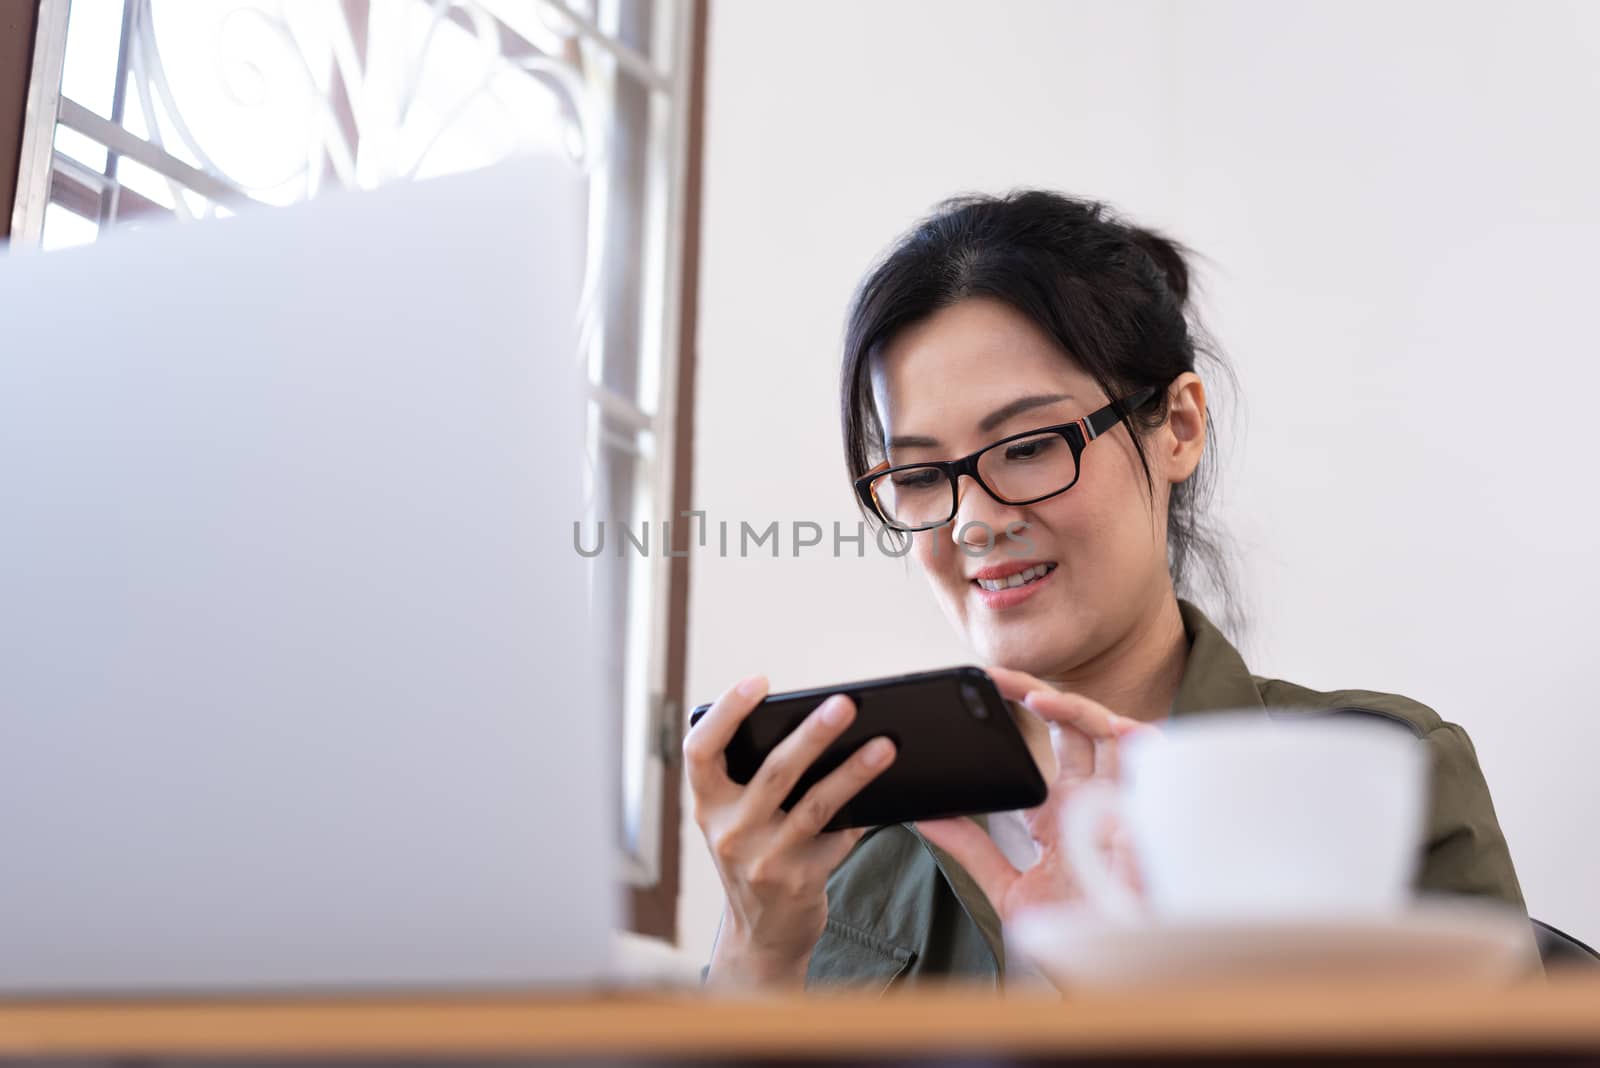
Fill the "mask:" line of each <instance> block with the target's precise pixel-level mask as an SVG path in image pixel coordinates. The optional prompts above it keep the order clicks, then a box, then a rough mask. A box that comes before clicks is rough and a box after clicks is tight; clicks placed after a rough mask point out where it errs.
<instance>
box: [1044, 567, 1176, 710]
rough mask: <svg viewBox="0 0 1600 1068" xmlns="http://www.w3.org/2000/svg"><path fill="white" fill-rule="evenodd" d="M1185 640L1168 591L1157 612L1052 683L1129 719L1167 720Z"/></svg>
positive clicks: (1174, 600) (1149, 613)
mask: <svg viewBox="0 0 1600 1068" xmlns="http://www.w3.org/2000/svg"><path fill="white" fill-rule="evenodd" d="M1188 659H1189V639H1188V636H1187V635H1186V634H1185V633H1184V630H1183V615H1182V613H1180V612H1179V610H1178V598H1177V596H1176V595H1174V594H1173V593H1172V592H1171V591H1170V589H1169V590H1168V592H1167V593H1166V596H1165V597H1163V598H1162V600H1161V602H1160V608H1159V609H1158V610H1157V611H1155V612H1147V613H1143V614H1142V615H1141V616H1140V618H1139V620H1138V622H1137V623H1135V624H1134V626H1133V627H1132V628H1131V629H1130V630H1129V631H1127V633H1125V634H1124V635H1123V636H1122V637H1121V638H1120V639H1119V640H1118V641H1116V642H1114V643H1113V644H1112V645H1111V646H1110V647H1108V648H1107V649H1106V650H1104V651H1103V652H1101V653H1100V654H1099V655H1097V656H1096V657H1094V659H1092V660H1089V661H1086V662H1085V663H1083V664H1080V665H1078V666H1077V667H1075V668H1073V669H1072V670H1071V671H1068V672H1065V673H1064V674H1062V675H1061V676H1060V677H1059V678H1057V677H1052V678H1051V679H1050V681H1051V682H1054V683H1056V684H1057V685H1059V686H1060V687H1062V688H1063V689H1066V690H1070V691H1072V692H1073V693H1081V694H1083V695H1084V696H1085V697H1088V698H1090V699H1092V700H1095V701H1098V702H1100V703H1101V704H1102V705H1105V706H1106V707H1107V708H1109V709H1110V710H1111V711H1113V712H1116V713H1117V714H1119V715H1123V716H1128V717H1129V718H1131V719H1138V720H1143V721H1145V722H1150V721H1153V720H1158V719H1165V718H1166V717H1167V715H1168V713H1169V712H1170V711H1171V708H1172V699H1173V698H1174V697H1175V696H1176V695H1177V693H1178V684H1179V683H1180V682H1181V681H1182V680H1183V669H1184V665H1185V664H1186V663H1187V662H1188Z"/></svg>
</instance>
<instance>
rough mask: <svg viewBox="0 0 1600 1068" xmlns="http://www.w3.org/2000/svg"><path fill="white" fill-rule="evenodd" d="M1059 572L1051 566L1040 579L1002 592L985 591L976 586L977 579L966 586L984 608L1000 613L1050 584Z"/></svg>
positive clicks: (1056, 567)
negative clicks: (969, 587)
mask: <svg viewBox="0 0 1600 1068" xmlns="http://www.w3.org/2000/svg"><path fill="white" fill-rule="evenodd" d="M1059 570H1061V569H1060V567H1058V566H1055V565H1053V564H1052V565H1051V567H1050V570H1049V571H1048V572H1046V573H1045V574H1044V575H1043V576H1042V577H1040V578H1036V579H1034V580H1033V581H1032V582H1024V583H1023V584H1022V585H1021V586H1007V587H1006V588H1005V589H1003V590H986V589H984V588H983V587H982V586H980V585H978V580H977V579H970V580H968V583H967V584H968V585H969V586H971V587H972V591H973V592H974V593H975V594H977V596H978V600H979V602H980V603H981V604H982V605H983V606H984V607H985V608H988V609H991V610H993V611H1000V610H1002V609H1006V608H1013V607H1015V606H1016V605H1019V604H1021V603H1022V602H1023V601H1026V600H1027V599H1028V598H1029V597H1032V596H1033V595H1034V594H1036V593H1038V592H1039V589H1040V587H1042V586H1045V585H1046V584H1048V583H1049V582H1051V581H1052V580H1053V579H1054V578H1055V577H1056V572H1057V571H1059ZM985 577H987V576H985Z"/></svg>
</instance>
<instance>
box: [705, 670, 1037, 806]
mask: <svg viewBox="0 0 1600 1068" xmlns="http://www.w3.org/2000/svg"><path fill="white" fill-rule="evenodd" d="M836 693H842V694H845V695H847V696H849V697H850V698H851V700H853V701H855V703H856V718H855V720H854V721H853V722H852V723H851V724H850V726H849V727H848V728H846V729H845V732H844V733H843V734H841V735H840V736H839V737H838V738H836V739H834V742H833V744H832V745H830V746H829V747H828V748H827V749H826V750H825V751H824V752H823V753H822V755H821V756H819V757H818V758H817V759H816V761H815V762H814V763H813V764H812V765H811V767H810V768H809V769H807V770H806V772H805V774H803V775H802V776H801V777H800V781H799V782H798V783H796V784H795V787H794V789H793V790H792V791H790V793H789V796H788V797H787V798H785V799H784V801H783V809H784V811H788V810H789V809H790V808H791V807H793V806H794V805H795V804H796V803H797V802H799V800H800V798H802V797H804V796H805V793H806V791H807V790H809V789H811V787H812V786H813V785H815V784H816V783H817V781H818V780H820V779H822V778H823V777H825V776H826V775H827V774H828V773H829V772H831V771H833V770H834V769H835V768H837V767H838V766H839V765H840V764H842V763H843V762H844V761H845V760H846V759H847V758H848V757H849V756H850V754H852V753H854V752H855V751H856V750H857V749H859V748H861V746H863V745H865V744H866V743H867V742H869V741H871V740H872V739H873V738H877V737H879V736H883V737H887V738H888V739H890V740H891V741H892V742H894V745H895V759H894V763H893V764H891V765H889V768H888V770H886V771H884V772H882V773H881V774H880V775H879V776H878V777H877V778H876V779H874V780H873V781H872V782H870V783H868V784H867V785H866V786H865V787H864V788H863V789H862V790H861V792H860V793H858V794H857V795H856V796H855V797H854V798H853V799H851V800H850V801H849V802H848V803H847V804H846V805H845V806H844V808H842V809H840V810H839V812H838V814H837V815H836V816H834V818H833V820H832V821H831V822H830V823H829V824H828V827H827V829H828V830H830V831H834V830H840V829H842V828H845V827H876V826H879V825H882V824H889V823H907V822H910V821H912V820H926V819H939V818H941V817H944V816H965V815H970V814H972V813H978V812H1003V811H1005V810H1008V809H1014V808H1032V807H1033V806H1035V805H1039V804H1042V803H1043V802H1044V799H1045V794H1046V792H1047V789H1048V787H1047V786H1046V784H1045V781H1044V777H1043V776H1042V775H1041V774H1040V773H1039V765H1038V764H1037V763H1036V762H1035V760H1034V758H1033V756H1032V754H1031V753H1029V751H1028V745H1027V742H1026V741H1024V740H1023V737H1022V732H1021V730H1019V729H1018V726H1017V722H1016V720H1015V719H1013V718H1012V714H1011V710H1010V708H1009V707H1008V706H1007V704H1006V701H1005V699H1004V698H1003V697H1001V696H1000V691H999V690H998V689H996V688H995V684H994V680H993V679H991V678H990V677H989V676H988V674H987V673H986V672H984V671H983V670H982V669H980V668H976V667H955V668H946V669H943V670H940V671H925V672H920V673H918V674H913V675H897V676H893V677H890V678H882V679H869V680H866V681H864V682H849V683H844V684H842V685H839V686H827V687H819V688H817V689H811V690H795V691H791V692H789V693H778V694H769V695H768V696H767V698H766V699H765V700H764V701H762V702H761V704H759V705H757V706H756V708H755V709H753V710H752V711H751V713H750V715H748V716H747V717H745V720H744V722H743V723H741V724H740V725H739V729H738V730H737V731H736V732H735V733H734V736H733V740H732V741H731V742H729V743H728V747H727V749H726V750H725V751H724V753H725V756H726V758H727V763H728V777H729V778H731V779H733V781H734V782H737V783H740V784H744V783H748V782H749V781H750V779H751V778H752V777H753V776H754V775H755V773H756V769H757V768H759V767H760V766H761V763H762V761H763V760H765V759H766V757H767V754H768V753H770V752H771V751H772V750H773V748H774V747H776V746H777V744H778V743H779V742H781V741H783V739H784V738H785V737H787V736H788V734H789V732H790V731H792V730H794V729H795V728H796V727H798V726H800V724H801V722H802V721H803V720H804V719H805V718H806V716H808V715H809V714H810V713H811V711H812V710H813V709H815V708H816V707H817V706H818V705H820V704H822V702H823V701H825V700H827V698H829V697H830V696H832V695H833V694H836ZM710 707H711V706H710V705H701V706H700V707H699V708H696V709H695V710H694V712H693V713H692V714H691V715H690V717H689V725H690V726H691V727H693V726H694V725H695V724H696V723H699V722H700V718H701V717H702V716H704V715H705V714H706V712H707V711H708V710H709V709H710Z"/></svg>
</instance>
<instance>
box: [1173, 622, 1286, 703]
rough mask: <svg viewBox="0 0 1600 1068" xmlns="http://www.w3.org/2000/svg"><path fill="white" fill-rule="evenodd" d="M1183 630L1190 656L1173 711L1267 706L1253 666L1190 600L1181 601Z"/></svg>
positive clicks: (1174, 700) (1174, 701)
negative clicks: (1262, 698)
mask: <svg viewBox="0 0 1600 1068" xmlns="http://www.w3.org/2000/svg"><path fill="white" fill-rule="evenodd" d="M1178 612H1179V614H1180V615H1182V616H1183V632H1184V634H1185V636H1187V637H1188V639H1189V658H1188V660H1187V661H1186V662H1185V664H1184V667H1183V678H1182V679H1181V680H1180V681H1179V682H1178V692H1177V694H1176V695H1174V697H1173V699H1172V710H1171V714H1172V715H1174V716H1183V715H1190V714H1193V713H1196V712H1220V711H1224V710H1227V709H1246V708H1265V707H1266V704H1265V702H1263V701H1262V700H1261V691H1260V690H1259V689H1258V688H1257V687H1256V682H1255V679H1254V678H1252V677H1251V675H1250V669H1249V668H1247V667H1245V664H1244V658H1243V657H1242V656H1240V655H1239V651H1238V650H1237V649H1235V648H1234V647H1233V644H1232V643H1231V642H1229V641H1228V639H1227V638H1225V637H1223V634H1222V631H1220V630H1218V629H1217V627H1216V625H1215V624H1213V623H1212V622H1211V620H1209V619H1207V618H1206V615H1205V613H1204V612H1202V611H1200V609H1198V608H1196V607H1195V606H1194V605H1192V604H1190V603H1189V602H1188V601H1185V600H1182V599H1181V598H1180V599H1179V601H1178Z"/></svg>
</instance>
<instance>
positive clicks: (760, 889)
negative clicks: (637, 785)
mask: <svg viewBox="0 0 1600 1068" xmlns="http://www.w3.org/2000/svg"><path fill="white" fill-rule="evenodd" d="M766 694H767V680H766V679H765V678H763V677H762V676H760V675H756V676H752V677H751V678H748V679H745V680H744V681H743V682H740V683H739V684H738V685H737V686H735V687H733V688H731V689H729V690H728V691H727V692H725V693H724V694H723V695H722V696H721V697H719V698H717V700H716V702H715V703H714V704H713V705H712V706H711V708H710V710H709V711H707V712H706V714H705V715H704V716H702V717H701V719H700V722H699V723H697V724H695V726H694V728H693V729H692V730H691V731H690V732H689V734H688V736H687V737H685V738H684V741H683V762H684V768H685V771H686V772H687V775H688V780H689V789H690V790H691V792H692V793H693V795H694V821H695V823H697V824H698V825H699V827H700V830H701V832H702V833H703V834H704V835H705V837H706V844H707V845H708V846H710V848H711V857H712V860H713V861H714V862H715V863H716V866H717V874H718V875H719V876H720V877H721V879H722V887H723V891H724V893H725V894H726V895H727V909H726V911H725V912H724V914H723V919H722V930H721V933H720V934H719V935H718V936H717V944H716V948H715V950H714V951H713V952H712V955H711V970H710V974H709V975H708V977H707V978H708V981H712V982H737V983H739V984H741V985H746V986H750V985H764V984H770V983H803V982H804V981H805V975H806V968H807V966H808V965H809V964H810V962H811V951H812V948H813V947H814V946H815V945H816V943H817V939H819V938H821V937H822V929H823V926H824V925H825V924H826V923H827V920H828V896H827V889H826V888H827V883H828V876H830V875H831V874H833V870H834V869H835V868H837V867H838V866H839V865H840V864H841V863H843V861H844V858H845V857H846V856H848V855H849V853H850V850H851V849H852V848H853V847H854V846H855V844H856V843H857V842H858V841H860V840H861V836H862V835H864V834H865V833H866V829H865V828H852V829H849V830H843V831H830V832H827V833H824V832H823V830H822V829H823V827H825V826H827V824H828V821H829V820H831V819H833V817H834V815H835V813H837V812H838V811H839V809H840V808H841V807H842V806H843V805H844V804H845V803H846V802H847V801H849V800H850V799H851V798H852V797H854V796H855V795H856V794H857V793H859V792H860V791H861V788H862V787H864V786H866V785H867V783H869V782H871V781H872V780H873V779H874V778H876V777H877V776H878V775H879V774H880V773H881V772H882V771H883V770H884V769H885V768H887V767H888V766H889V765H890V764H891V763H892V762H893V760H894V743H893V742H891V741H889V739H887V738H874V739H873V740H872V741H870V742H868V743H867V744H866V745H864V746H862V747H861V748H860V749H859V750H857V751H856V752H855V753H854V754H852V755H851V756H850V758H849V759H848V760H846V761H845V762H844V763H843V764H841V765H840V766H839V767H838V768H836V769H835V770H834V771H832V772H831V773H829V775H828V776H827V777H826V778H824V779H822V780H821V781H819V782H818V783H816V785H814V786H812V787H811V789H810V790H808V791H806V793H805V795H804V796H803V797H802V798H801V799H800V800H799V801H798V802H797V803H796V804H795V805H794V807H793V808H792V809H791V810H790V811H788V812H784V811H783V809H781V808H780V807H779V805H780V804H781V803H782V802H783V799H784V798H786V797H788V796H789V792H790V791H791V790H793V789H794V786H795V784H796V783H797V782H799V781H800V776H801V775H803V774H804V773H805V771H806V769H807V768H809V767H810V766H811V764H812V762H813V761H815V760H816V759H817V757H819V756H820V755H822V752H823V750H825V749H827V747H828V745H829V743H831V742H832V741H833V740H834V739H835V738H837V737H838V736H839V735H840V734H842V733H843V732H844V730H845V728H846V727H848V726H849V725H850V722H851V720H853V719H855V714H856V709H855V703H854V702H853V701H851V700H850V699H849V698H848V697H846V696H844V695H843V694H835V695H833V696H832V697H830V698H828V699H827V700H826V701H824V702H823V703H822V704H821V705H819V706H818V707H817V708H816V709H815V710H814V711H812V713H811V714H810V715H809V716H807V717H806V719H805V722H803V723H802V724H801V725H800V727H799V728H798V729H796V730H795V731H794V732H793V733H791V734H790V735H789V736H788V737H786V738H785V739H784V740H783V741H782V742H780V743H779V744H778V745H777V746H776V747H775V748H774V749H773V750H772V752H771V753H769V754H768V755H767V759H766V760H765V761H764V762H763V763H762V765H761V767H760V768H759V769H758V770H757V771H756V774H755V775H754V776H753V777H752V778H751V780H750V782H749V784H748V785H745V786H740V785H739V784H738V783H736V782H734V781H733V780H732V779H730V778H729V777H728V767H727V762H726V760H725V759H724V758H723V750H724V749H726V748H727V746H728V742H729V741H730V740H732V738H733V735H734V731H735V730H736V729H737V728H738V726H739V724H740V723H741V722H743V721H744V718H745V717H746V716H748V715H749V714H750V712H751V711H752V710H753V709H754V708H755V707H756V706H757V705H758V704H760V703H761V700H762V698H764V697H765V696H766Z"/></svg>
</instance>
